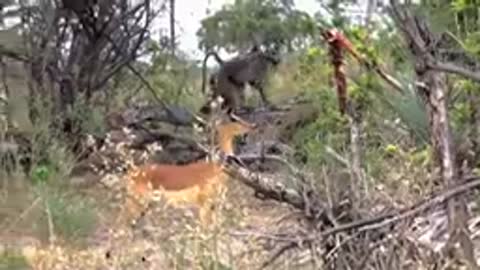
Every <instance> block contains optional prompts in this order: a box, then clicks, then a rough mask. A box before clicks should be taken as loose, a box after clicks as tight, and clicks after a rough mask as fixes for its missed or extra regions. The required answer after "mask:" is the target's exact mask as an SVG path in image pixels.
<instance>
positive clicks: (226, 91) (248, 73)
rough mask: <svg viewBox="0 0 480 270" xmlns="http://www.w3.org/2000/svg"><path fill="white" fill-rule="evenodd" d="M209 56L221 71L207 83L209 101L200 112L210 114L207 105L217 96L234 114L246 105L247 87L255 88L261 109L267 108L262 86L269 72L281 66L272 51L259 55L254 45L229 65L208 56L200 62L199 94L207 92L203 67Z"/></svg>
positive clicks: (209, 53) (209, 54) (211, 54)
mask: <svg viewBox="0 0 480 270" xmlns="http://www.w3.org/2000/svg"><path fill="white" fill-rule="evenodd" d="M210 56H213V57H214V58H215V60H216V61H217V62H218V64H219V65H220V69H219V70H218V72H216V73H215V74H212V75H211V76H210V79H209V85H210V90H211V91H212V99H210V100H209V101H208V102H207V104H206V105H204V106H203V107H202V108H201V109H200V111H201V112H202V113H208V112H209V103H210V102H211V100H213V99H215V98H216V97H217V96H222V97H223V98H224V100H225V103H224V106H226V107H227V108H229V109H231V110H237V109H239V108H240V107H242V106H244V105H245V93H244V91H245V87H246V85H247V84H249V85H251V86H253V87H254V88H256V89H257V90H258V91H259V93H260V97H261V99H262V102H263V104H264V105H269V104H270V102H269V101H268V100H267V97H266V95H265V92H264V89H265V83H266V77H267V73H268V70H269V69H270V68H271V67H272V66H277V65H278V64H279V63H280V58H279V57H278V55H277V53H276V52H274V51H262V50H261V49H260V48H259V47H258V46H257V45H255V46H254V47H253V48H252V49H251V50H250V52H248V53H247V54H245V55H240V56H237V57H235V58H233V59H230V60H228V61H223V60H222V59H221V58H220V57H219V56H218V54H217V53H216V52H213V51H211V52H208V53H207V54H206V55H205V58H204V60H203V70H202V76H203V77H202V92H203V93H205V88H206V76H207V75H206V64H207V60H208V58H209V57H210Z"/></svg>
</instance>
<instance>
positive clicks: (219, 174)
mask: <svg viewBox="0 0 480 270" xmlns="http://www.w3.org/2000/svg"><path fill="white" fill-rule="evenodd" d="M254 128H255V125H252V124H250V123H247V122H245V121H243V120H241V119H238V118H237V121H236V122H229V123H225V124H221V125H217V127H216V133H217V134H216V135H217V136H216V138H217V143H218V145H219V148H220V150H221V151H222V152H223V153H222V154H223V155H224V157H223V158H220V157H217V160H212V161H197V162H192V163H189V164H186V165H167V164H153V163H151V164H145V165H142V166H138V167H134V168H133V169H131V170H129V171H128V172H127V175H126V179H127V181H128V184H127V191H128V193H129V196H128V197H127V201H126V205H125V207H126V210H128V211H129V214H134V215H137V216H138V210H140V213H142V215H143V214H144V212H143V211H144V210H145V209H146V207H147V206H148V203H149V202H150V201H151V200H152V199H153V195H154V194H153V193H154V192H158V193H160V195H163V196H164V198H165V199H166V201H167V203H168V204H170V205H174V206H178V205H180V204H183V203H192V204H195V205H196V206H198V207H199V208H200V210H199V216H200V221H201V224H203V225H205V224H209V222H210V217H211V211H212V206H214V199H215V197H216V195H217V194H219V192H221V191H222V190H224V185H223V184H224V181H226V180H227V179H228V175H227V174H226V173H225V172H224V170H223V166H224V163H223V162H224V160H225V156H226V157H229V156H233V155H234V150H233V149H234V147H233V139H234V138H235V137H236V136H237V135H243V134H246V133H248V132H250V131H252V130H253V129H254Z"/></svg>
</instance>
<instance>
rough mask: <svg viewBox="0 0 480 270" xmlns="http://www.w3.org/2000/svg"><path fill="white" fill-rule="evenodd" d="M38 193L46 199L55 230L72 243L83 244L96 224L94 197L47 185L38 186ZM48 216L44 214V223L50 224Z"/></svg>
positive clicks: (46, 205) (46, 206) (47, 209)
mask: <svg viewBox="0 0 480 270" xmlns="http://www.w3.org/2000/svg"><path fill="white" fill-rule="evenodd" d="M38 193H39V195H40V196H41V197H42V198H43V199H44V200H45V208H46V209H45V211H46V212H47V213H48V212H49V213H50V214H51V222H52V223H53V230H54V231H53V232H54V233H55V234H56V235H58V236H60V237H61V238H62V239H64V240H67V241H68V242H70V243H72V244H82V243H83V241H84V240H85V239H86V237H87V236H88V235H89V234H90V233H91V232H92V230H93V229H94V228H95V224H96V215H95V208H94V206H95V205H94V203H93V201H92V199H87V198H83V197H81V196H80V195H76V194H68V193H66V192H64V191H61V190H57V189H53V188H49V187H47V186H45V185H44V186H41V187H39V188H38ZM48 218H49V217H48V215H44V216H43V218H42V223H43V224H48V223H49V220H48Z"/></svg>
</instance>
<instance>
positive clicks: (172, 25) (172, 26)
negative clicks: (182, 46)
mask: <svg viewBox="0 0 480 270" xmlns="http://www.w3.org/2000/svg"><path fill="white" fill-rule="evenodd" d="M170 50H171V52H172V55H175V0H170Z"/></svg>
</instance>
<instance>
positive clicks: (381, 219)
mask: <svg viewBox="0 0 480 270" xmlns="http://www.w3.org/2000/svg"><path fill="white" fill-rule="evenodd" d="M469 180H472V181H469V182H467V183H464V184H462V185H459V186H457V187H454V188H452V189H450V190H447V191H445V192H443V193H441V194H438V195H435V196H433V197H432V198H430V199H427V200H426V201H423V202H420V203H418V204H416V205H414V206H412V207H408V208H406V209H402V210H400V211H399V212H400V214H394V213H388V214H384V215H380V216H377V217H373V218H368V219H363V220H359V221H355V222H351V223H348V224H344V225H341V226H338V227H336V228H332V229H330V230H326V231H323V232H322V233H320V235H321V236H322V237H327V236H329V235H332V234H337V233H340V232H344V231H349V230H353V229H358V231H359V232H365V231H371V230H375V229H380V228H382V227H385V226H388V225H390V224H393V223H397V222H399V221H402V220H404V219H407V218H411V217H414V216H416V215H418V214H420V213H421V212H423V211H426V210H428V209H429V208H432V207H434V206H436V205H439V204H442V203H444V202H445V201H446V200H448V199H450V198H452V197H455V196H458V195H460V194H462V193H464V192H467V191H470V190H471V189H474V188H479V187H480V179H479V178H478V177H474V178H473V177H472V178H470V179H469ZM402 212H403V213H402Z"/></svg>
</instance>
